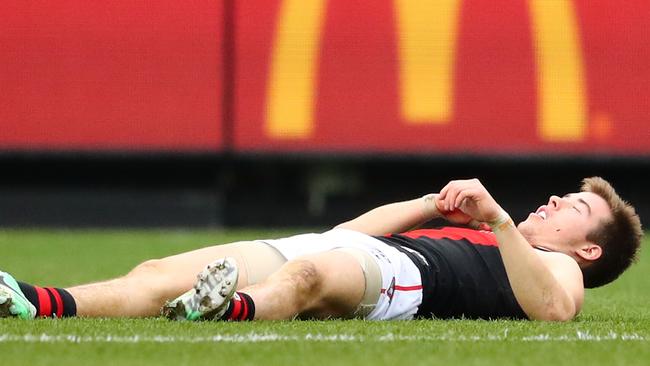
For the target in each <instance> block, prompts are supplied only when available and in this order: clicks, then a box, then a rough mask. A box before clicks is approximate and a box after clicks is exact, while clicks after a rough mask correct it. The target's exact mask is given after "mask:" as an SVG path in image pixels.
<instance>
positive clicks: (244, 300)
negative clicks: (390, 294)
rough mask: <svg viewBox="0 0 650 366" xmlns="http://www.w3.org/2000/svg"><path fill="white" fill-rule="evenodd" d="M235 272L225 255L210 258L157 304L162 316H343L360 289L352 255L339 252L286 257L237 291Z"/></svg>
mask: <svg viewBox="0 0 650 366" xmlns="http://www.w3.org/2000/svg"><path fill="white" fill-rule="evenodd" d="M236 272H237V268H236V263H235V262H234V261H233V260H232V259H231V258H225V259H220V260H217V261H215V262H214V263H212V264H210V265H209V266H208V268H206V269H204V270H203V271H202V272H201V273H200V274H199V276H198V281H197V282H196V284H195V286H194V288H193V289H191V290H190V291H188V292H187V293H185V294H183V295H182V296H180V297H178V298H176V299H174V300H173V301H171V302H169V303H168V304H166V305H165V307H163V309H162V312H163V314H164V315H165V316H167V317H168V318H170V319H174V320H183V319H187V320H197V319H207V320H210V319H228V320H246V319H248V320H250V319H267V320H271V319H292V318H295V317H296V316H300V317H307V318H311V317H313V318H327V317H347V316H350V315H352V314H353V313H354V312H355V310H357V309H358V307H359V304H360V303H361V301H362V299H363V297H364V293H365V291H366V278H365V275H364V271H363V269H362V267H361V265H360V263H359V261H358V259H357V258H355V256H353V255H351V254H350V253H348V252H343V251H339V250H332V251H327V252H322V253H318V254H314V255H309V256H303V257H300V258H298V259H296V260H291V261H289V262H287V263H285V264H284V265H283V266H281V267H280V268H279V270H277V271H276V272H274V273H272V274H271V275H269V276H268V277H267V278H266V279H265V280H264V281H262V282H260V283H258V284H254V285H250V286H242V285H241V284H240V285H239V286H237V288H238V289H239V291H238V292H234V290H235V286H236V284H235V283H234V278H235V277H234V276H235V274H236ZM377 290H378V289H377Z"/></svg>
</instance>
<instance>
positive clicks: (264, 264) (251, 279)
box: [0, 177, 642, 321]
mask: <svg viewBox="0 0 650 366" xmlns="http://www.w3.org/2000/svg"><path fill="white" fill-rule="evenodd" d="M436 217H444V218H446V219H447V220H448V221H449V222H451V223H452V224H456V225H458V224H465V225H467V226H470V227H473V228H459V227H443V228H440V229H430V230H429V229H427V230H414V231H407V230H409V229H410V228H413V227H416V226H418V225H420V224H422V223H424V222H426V221H429V220H431V219H433V218H436ZM641 236H642V231H641V224H640V221H639V218H638V216H637V215H636V213H635V210H634V208H633V207H632V206H630V205H629V204H628V203H626V202H625V201H623V200H622V199H621V198H620V197H619V196H618V195H617V194H616V192H615V191H614V189H613V188H612V187H611V185H610V184H609V183H608V182H607V181H605V180H603V179H601V178H598V177H594V178H587V179H585V180H584V181H583V185H582V189H581V191H580V192H578V193H571V194H567V195H565V196H563V197H558V196H551V197H550V198H549V200H548V202H547V203H546V204H545V205H542V206H541V207H539V208H538V209H537V210H536V211H535V212H532V213H531V214H530V215H529V216H528V218H527V219H526V220H525V221H523V222H521V223H520V224H519V225H517V226H515V224H514V223H513V222H512V220H511V219H510V217H509V216H508V214H507V213H506V212H505V211H504V210H503V209H502V208H501V206H499V204H498V203H497V202H496V201H495V200H494V199H493V198H492V197H491V195H490V194H489V192H488V191H487V190H486V189H485V188H484V187H483V185H482V184H481V182H479V181H478V180H477V179H471V180H458V181H452V182H450V183H448V184H447V185H446V186H445V187H444V188H443V189H442V190H441V191H440V193H438V194H429V195H426V196H424V197H421V198H417V199H413V200H410V201H404V202H397V203H392V204H388V205H384V206H381V207H378V208H375V209H373V210H371V211H369V212H367V213H365V214H363V215H361V216H359V217H357V218H355V219H353V220H351V221H348V222H345V223H343V224H341V225H338V226H337V227H335V228H334V229H332V230H330V231H327V232H325V233H322V234H303V235H297V236H292V237H288V238H284V239H276V240H256V241H248V242H237V243H231V244H226V245H217V246H211V247H206V248H203V249H198V250H194V251H190V252H187V253H181V254H178V255H174V256H170V257H167V258H163V259H155V260H149V261H146V262H144V263H142V264H140V265H138V266H137V267H135V268H134V269H133V270H132V271H131V272H129V273H128V274H126V275H125V276H123V277H120V278H116V279H113V280H109V281H105V282H99V283H93V284H87V285H82V286H76V287H71V288H67V289H60V288H52V287H46V288H42V287H38V286H31V285H28V284H25V283H22V282H17V281H15V280H14V279H13V278H12V277H11V276H10V275H9V274H7V273H3V272H0V316H4V317H9V316H12V317H19V318H34V317H50V316H55V317H65V316H82V317H150V316H156V315H159V314H161V312H162V315H164V316H166V317H168V318H170V319H174V320H253V319H294V318H296V317H299V318H317V319H324V318H350V317H360V318H366V319H373V320H387V319H412V318H419V317H435V318H456V317H464V318H484V319H496V318H514V319H536V320H557V321H565V320H570V319H572V318H574V317H575V316H576V315H577V314H578V313H579V312H580V308H581V307H582V303H583V298H584V289H585V288H590V287H597V286H601V285H604V284H606V283H609V282H611V281H613V280H614V279H616V278H617V277H618V276H619V275H620V274H621V273H622V272H623V271H624V270H625V269H627V268H628V267H629V265H630V264H631V263H632V262H633V261H634V260H635V257H636V254H637V251H638V248H639V243H640V241H641ZM215 260H216V261H215ZM197 273H198V278H197Z"/></svg>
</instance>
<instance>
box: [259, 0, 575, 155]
mask: <svg viewBox="0 0 650 366" xmlns="http://www.w3.org/2000/svg"><path fill="white" fill-rule="evenodd" d="M460 4H461V0H420V1H416V0H395V9H396V13H397V17H396V18H397V25H396V27H397V32H398V36H397V39H398V40H399V45H398V48H399V56H400V57H399V73H400V75H399V80H400V85H399V87H400V95H401V98H400V99H401V100H400V102H401V108H400V110H401V113H402V116H403V118H404V119H405V120H406V121H408V122H409V123H416V124H445V123H448V122H449V121H450V120H451V118H452V117H453V116H452V110H453V104H454V98H453V79H454V65H455V63H456V47H457V33H458V31H457V29H458V21H459V12H460ZM326 6H327V0H309V1H300V0H284V1H283V2H282V6H281V10H280V15H279V21H278V26H277V29H276V34H275V41H274V45H273V48H272V49H273V54H272V57H271V58H272V59H271V68H270V73H269V80H268V90H267V105H266V106H267V114H266V123H265V128H266V132H267V134H268V135H269V136H270V137H273V138H278V139H307V138H309V137H310V136H311V135H312V134H313V130H314V104H315V100H314V96H315V91H316V88H317V85H315V80H316V79H317V73H318V70H317V65H318V56H319V52H320V40H321V38H322V33H323V22H324V17H325V12H326ZM529 8H530V15H531V19H532V25H533V40H534V49H535V54H536V59H537V69H536V74H537V88H538V132H539V136H540V137H541V138H542V139H543V140H545V141H557V142H562V141H580V140H582V139H583V138H584V136H585V134H586V123H587V118H586V113H587V112H586V101H585V86H584V84H585V82H584V70H583V69H584V64H583V61H582V52H581V48H580V39H579V36H578V26H577V21H576V15H575V11H574V9H573V4H572V2H571V0H553V1H550V0H529ZM486 72H487V71H486Z"/></svg>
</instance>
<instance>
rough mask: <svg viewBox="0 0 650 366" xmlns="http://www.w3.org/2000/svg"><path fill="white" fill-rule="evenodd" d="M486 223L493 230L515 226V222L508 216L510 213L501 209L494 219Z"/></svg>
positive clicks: (502, 229)
mask: <svg viewBox="0 0 650 366" xmlns="http://www.w3.org/2000/svg"><path fill="white" fill-rule="evenodd" d="M488 225H490V227H491V228H492V231H494V232H497V231H504V230H506V229H508V228H510V227H515V223H514V222H513V221H512V219H511V218H510V215H508V213H507V212H506V211H504V210H501V213H500V214H499V217H498V218H497V219H496V220H494V221H492V222H489V223H488Z"/></svg>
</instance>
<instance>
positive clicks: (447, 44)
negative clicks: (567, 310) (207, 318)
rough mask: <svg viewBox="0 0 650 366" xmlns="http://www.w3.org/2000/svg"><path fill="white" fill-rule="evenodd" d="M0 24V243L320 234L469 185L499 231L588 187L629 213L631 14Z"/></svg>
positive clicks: (603, 4) (120, 7)
mask: <svg viewBox="0 0 650 366" xmlns="http://www.w3.org/2000/svg"><path fill="white" fill-rule="evenodd" d="M0 14H1V15H0V87H1V88H2V94H1V96H0V166H1V167H2V177H3V178H2V179H1V180H0V225H63V226H70V225H72V226H75V225H82V226H94V225H99V226H103V225H136V226H138V225H145V226H148V225H153V226H159V225H162V226H165V225H242V226H249V225H255V226H260V225H262V226H267V225H271V226H279V225H280V226H287V225H289V226H291V225H330V224H334V223H336V222H337V221H339V220H342V219H347V218H349V217H350V216H351V215H354V214H356V213H360V211H362V210H364V209H367V208H370V207H372V206H374V205H376V204H379V203H383V202H387V201H390V200H396V199H407V198H412V196H413V195H414V194H416V195H419V194H423V193H427V192H429V191H433V190H436V189H439V188H441V187H442V185H444V183H446V182H447V181H448V180H449V179H454V178H467V177H475V176H476V177H479V178H482V179H483V180H484V183H485V184H486V185H487V187H488V188H489V189H491V190H492V191H494V192H496V193H497V194H498V198H499V200H500V202H504V203H505V206H506V207H507V208H508V209H510V210H511V212H513V215H514V216H517V215H523V214H524V213H525V212H529V211H530V210H534V209H535V208H536V207H538V206H539V204H541V203H543V202H544V201H545V200H546V199H547V197H548V194H549V193H551V192H553V193H562V192H566V191H570V190H575V189H576V188H577V187H578V185H579V180H580V178H582V177H584V176H589V175H602V176H604V177H605V178H607V179H610V180H611V181H612V182H613V183H614V184H615V185H616V186H617V187H618V188H619V190H621V192H622V193H623V194H624V195H627V196H626V197H628V198H630V199H631V200H632V201H634V202H636V203H637V205H638V206H639V208H640V211H641V212H642V213H645V212H647V213H649V214H650V198H649V197H647V195H646V194H645V192H644V190H643V189H644V187H645V186H647V184H645V183H644V180H643V179H645V178H643V177H645V176H646V175H647V174H645V173H644V172H646V171H647V170H648V169H650V159H648V158H650V143H649V142H648V141H650V128H649V127H648V121H649V120H650V68H649V67H648V65H649V64H650V34H649V31H648V30H649V29H650V28H649V27H648V24H649V19H650V18H649V17H648V15H649V14H650V3H649V2H647V1H645V0H629V1H616V0H490V1H488V0H471V1H470V0H465V1H462V0H428V1H415V0H412V1H411V0H394V1H385V0H380V1H348V0H310V1H301V0H268V1H239V0H211V1H208V0H194V1H182V2H179V1H167V0H160V1H147V0H142V1H124V0H116V1H111V2H88V1H76V0H64V1H45V2H43V1H24V0H22V1H17V0H5V1H3V2H2V4H1V5H0ZM513 182H516V184H515V183H513ZM649 183H650V182H649ZM522 196H524V197H523V198H522ZM531 206H534V207H531ZM277 207H282V208H283V214H282V215H269V212H274V211H273V210H275V209H277Z"/></svg>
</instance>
